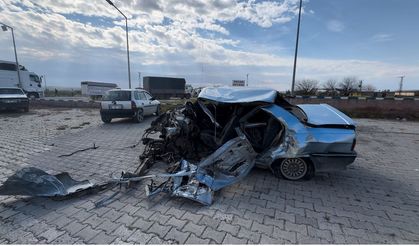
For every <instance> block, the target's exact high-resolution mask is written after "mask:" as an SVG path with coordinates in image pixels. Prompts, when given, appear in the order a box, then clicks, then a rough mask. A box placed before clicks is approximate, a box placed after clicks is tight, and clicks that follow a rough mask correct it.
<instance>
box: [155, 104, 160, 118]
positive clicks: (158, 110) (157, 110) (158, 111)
mask: <svg viewBox="0 0 419 246" xmlns="http://www.w3.org/2000/svg"><path fill="white" fill-rule="evenodd" d="M156 115H157V116H159V115H160V105H157V109H156Z"/></svg>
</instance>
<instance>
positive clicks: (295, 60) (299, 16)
mask: <svg viewBox="0 0 419 246" xmlns="http://www.w3.org/2000/svg"><path fill="white" fill-rule="evenodd" d="M302 5H303V0H300V9H299V11H298V24H297V39H296V41H295V54H294V70H293V73H292V86H291V96H294V87H295V72H296V69H297V54H298V41H299V39H300V21H301V6H302Z"/></svg>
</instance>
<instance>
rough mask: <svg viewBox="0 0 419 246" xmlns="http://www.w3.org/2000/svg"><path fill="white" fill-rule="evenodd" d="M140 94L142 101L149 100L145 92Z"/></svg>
mask: <svg viewBox="0 0 419 246" xmlns="http://www.w3.org/2000/svg"><path fill="white" fill-rule="evenodd" d="M138 94H140V100H147V99H146V96H145V95H144V92H138Z"/></svg>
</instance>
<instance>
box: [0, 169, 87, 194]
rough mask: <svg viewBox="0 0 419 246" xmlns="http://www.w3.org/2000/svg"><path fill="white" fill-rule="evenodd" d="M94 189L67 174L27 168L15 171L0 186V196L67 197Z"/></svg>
mask: <svg viewBox="0 0 419 246" xmlns="http://www.w3.org/2000/svg"><path fill="white" fill-rule="evenodd" d="M94 187H95V186H94V184H92V183H91V182H90V181H88V180H83V181H76V180H74V179H73V178H71V176H70V175H69V174H68V173H59V174H57V175H51V174H48V173H46V172H45V171H43V170H41V169H38V168H35V167H27V168H23V169H21V170H19V171H17V172H16V173H15V174H13V175H12V176H10V177H9V178H8V179H7V180H6V182H4V183H3V185H2V186H0V195H23V196H41V197H53V196H67V195H70V194H74V193H77V192H81V191H84V190H87V189H92V188H94Z"/></svg>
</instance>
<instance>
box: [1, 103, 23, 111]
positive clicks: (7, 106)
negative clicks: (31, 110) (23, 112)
mask: <svg viewBox="0 0 419 246" xmlns="http://www.w3.org/2000/svg"><path fill="white" fill-rule="evenodd" d="M28 107H29V101H26V102H13V103H5V102H0V110H16V109H27V108H28Z"/></svg>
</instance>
